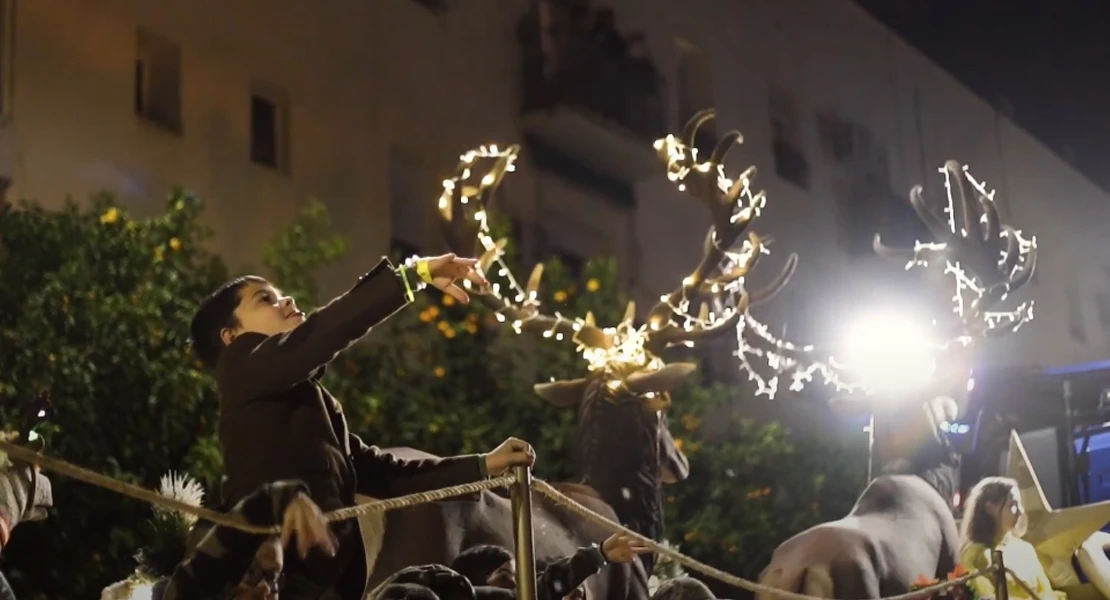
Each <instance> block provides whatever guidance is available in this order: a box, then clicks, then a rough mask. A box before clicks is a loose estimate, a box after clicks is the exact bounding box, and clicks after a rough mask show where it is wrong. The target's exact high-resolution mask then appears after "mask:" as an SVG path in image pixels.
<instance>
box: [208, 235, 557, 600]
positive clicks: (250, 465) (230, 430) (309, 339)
mask: <svg viewBox="0 0 1110 600" xmlns="http://www.w3.org/2000/svg"><path fill="white" fill-rule="evenodd" d="M476 264H477V260H475V259H470V258H458V257H456V256H455V255H454V254H447V255H444V256H438V257H434V258H414V259H411V260H409V261H407V262H406V263H405V264H404V265H402V266H400V267H397V268H394V267H393V266H392V265H391V264H390V263H389V261H388V260H385V259H382V260H381V261H380V262H379V263H378V264H377V265H376V266H375V267H374V268H373V269H371V270H370V271H369V272H368V273H367V274H366V275H364V276H362V277H361V278H360V279H359V281H358V282H357V283H356V284H355V285H354V287H352V288H351V289H350V290H348V291H347V292H346V293H344V294H342V295H340V296H338V297H337V298H335V299H334V300H332V301H331V302H329V303H328V304H327V305H326V306H324V307H323V308H320V309H319V310H316V311H315V312H313V313H312V314H311V315H306V314H305V313H303V312H301V311H300V310H298V309H297V304H296V302H295V301H294V300H293V299H292V298H290V297H288V296H285V295H283V294H282V293H281V292H280V291H279V290H278V289H277V288H276V287H275V286H274V285H273V284H271V283H270V282H269V281H266V280H265V279H263V278H261V277H255V276H247V277H240V278H238V279H234V280H232V281H230V282H228V283H226V284H224V285H223V286H222V287H220V288H219V289H218V290H216V291H215V292H214V293H213V294H212V295H211V296H209V297H208V298H207V299H206V300H205V301H204V302H202V303H201V305H200V307H199V308H198V310H197V312H196V315H195V316H194V317H193V321H192V324H191V327H190V330H191V331H190V333H191V337H192V345H193V351H194V354H195V355H196V356H197V358H198V359H199V360H200V361H201V362H202V363H204V364H205V365H207V366H208V367H210V368H213V369H215V372H216V384H217V387H218V390H219V396H220V422H219V439H220V446H221V452H222V454H223V460H224V469H225V478H224V485H223V490H222V496H223V498H222V500H223V503H224V504H225V505H227V506H230V505H233V504H235V503H237V502H239V501H241V500H242V499H243V498H245V497H246V496H247V495H248V494H250V493H251V492H252V491H254V490H256V489H258V488H259V487H260V486H262V485H264V484H266V483H269V482H274V481H280V480H290V479H292V480H299V481H303V482H304V483H305V484H306V485H307V486H308V489H309V495H310V497H311V499H312V500H313V501H314V502H315V503H316V504H317V505H319V507H320V509H321V510H323V511H324V512H328V511H331V510H335V509H338V508H341V507H346V506H352V505H354V504H355V494H363V495H366V496H372V497H374V498H383V499H384V498H391V497H397V496H403V495H406V494H411V493H417V492H424V491H429V490H433V489H437V488H443V487H449V486H453V485H459V484H462V483H468V482H473V481H476V480H480V479H483V478H485V477H488V476H497V475H501V474H503V473H504V472H505V471H507V470H508V469H509V468H511V467H513V466H518V465H529V466H531V465H532V464H533V462H534V460H535V453H534V452H533V450H532V448H531V446H529V445H528V444H527V443H525V442H523V441H520V440H517V439H515V438H510V439H508V440H506V441H505V442H504V443H502V444H501V445H500V446H498V447H497V448H495V449H494V450H493V451H491V452H490V453H488V454H476V455H465V456H455V457H450V458H444V459H424V460H413V461H406V460H401V459H399V458H397V457H395V456H392V455H391V454H389V453H386V452H383V451H382V450H380V449H379V448H377V447H375V446H368V445H367V444H365V443H364V442H363V441H362V440H361V439H359V437H358V436H356V435H354V434H352V433H350V431H349V430H348V428H347V421H346V418H345V417H344V416H343V409H342V406H341V405H340V404H339V402H338V401H337V400H336V399H335V398H334V397H332V395H331V394H330V393H328V390H327V389H325V388H324V386H323V385H322V384H321V383H320V378H321V377H322V376H323V373H324V370H325V368H326V366H327V365H328V363H330V362H331V361H332V360H334V359H335V357H336V356H337V355H338V354H339V353H340V352H341V351H343V350H344V349H346V348H347V347H349V346H351V345H352V344H354V343H355V342H356V341H358V340H359V339H360V338H362V337H363V336H365V335H366V334H367V333H368V332H369V331H370V329H371V328H372V327H374V326H375V325H377V324H378V323H381V322H382V321H384V320H385V319H387V318H389V317H390V316H391V315H393V314H394V313H396V312H397V311H399V310H400V309H401V308H403V307H404V306H406V305H407V304H409V303H410V302H412V301H413V293H414V291H415V290H418V289H420V288H422V287H423V286H424V285H432V286H434V287H436V288H438V289H440V290H442V291H443V292H444V293H446V294H449V295H451V296H453V297H454V298H455V299H456V300H458V301H459V302H462V303H466V302H469V300H470V298H469V296H467V294H466V292H465V291H463V289H462V288H461V287H460V286H458V285H456V283H455V282H456V281H458V280H460V279H466V280H469V281H470V282H471V283H472V284H475V285H476V286H477V287H478V288H479V290H480V291H484V290H485V289H487V288H488V286H489V283H488V282H487V281H486V280H485V279H484V278H483V277H482V276H481V274H479V273H478V272H477V271H476V270H475V268H474V266H475V265H476ZM332 531H333V533H334V535H335V537H336V539H337V540H338V542H339V543H338V550H337V552H336V555H335V556H327V555H326V554H325V553H323V552H319V551H313V552H310V553H309V554H308V556H307V557H306V558H305V559H303V560H301V559H298V557H290V560H288V561H286V564H285V583H284V587H283V588H282V593H283V598H318V597H320V596H322V595H323V594H324V593H325V592H326V591H327V590H329V589H333V588H334V589H339V590H340V592H339V594H340V596H341V597H352V598H358V597H361V594H362V592H363V587H362V586H363V585H364V583H365V575H366V574H365V573H362V571H364V570H365V569H363V568H362V566H363V565H364V562H365V561H364V560H363V559H362V542H361V536H360V535H359V531H358V525H357V522H356V521H354V520H348V521H341V522H337V523H333V524H332ZM348 567H351V568H350V569H348ZM345 573H347V575H348V579H347V580H345V581H343V580H342V579H343V575H344V574H345ZM360 575H361V580H360Z"/></svg>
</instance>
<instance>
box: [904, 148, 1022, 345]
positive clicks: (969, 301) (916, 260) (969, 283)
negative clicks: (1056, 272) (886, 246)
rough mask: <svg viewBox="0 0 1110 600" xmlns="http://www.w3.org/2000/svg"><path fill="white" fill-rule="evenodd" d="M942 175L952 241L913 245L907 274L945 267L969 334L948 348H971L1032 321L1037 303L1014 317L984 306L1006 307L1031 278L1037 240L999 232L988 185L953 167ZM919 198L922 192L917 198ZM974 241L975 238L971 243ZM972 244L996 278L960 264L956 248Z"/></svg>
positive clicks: (1006, 229) (1017, 232)
mask: <svg viewBox="0 0 1110 600" xmlns="http://www.w3.org/2000/svg"><path fill="white" fill-rule="evenodd" d="M939 171H940V173H941V174H943V175H944V189H945V195H946V205H945V207H944V213H945V216H946V217H947V227H948V231H947V232H946V233H947V234H948V235H946V236H943V237H944V238H947V239H945V240H944V241H941V242H931V243H930V242H921V241H917V242H916V243H915V244H914V248H913V255H912V257H911V258H910V259H909V260H908V261H907V263H906V269H907V270H908V269H911V268H913V267H915V266H920V267H928V266H929V265H931V264H933V263H937V262H942V263H943V264H944V275H945V276H946V277H950V278H951V281H952V286H953V292H952V304H953V306H952V311H953V313H954V314H955V315H956V316H957V317H959V319H960V320H961V321H962V322H964V323H965V324H966V325H968V328H967V330H966V331H964V332H963V333H961V334H960V335H957V336H955V337H954V338H953V339H951V340H948V341H947V342H946V343H945V344H944V346H945V347H947V346H948V345H949V344H953V343H958V344H961V345H964V346H966V345H969V344H971V343H972V341H974V338H975V336H976V335H977V334H979V333H982V332H992V331H995V330H1004V331H1007V332H1010V331H1016V330H1017V329H1018V328H1020V327H1021V326H1022V325H1024V324H1025V323H1027V322H1029V321H1031V320H1032V319H1033V305H1034V302H1033V301H1032V300H1027V301H1025V302H1022V303H1021V304H1020V305H1018V307H1017V308H1015V309H1013V310H1009V311H990V310H985V306H986V305H989V304H995V303H998V302H1005V301H1006V300H1007V299H1008V297H1009V294H1010V292H1011V291H1012V290H1013V289H1014V288H1016V287H1017V286H1018V285H1020V284H1023V283H1024V282H1025V280H1026V279H1027V277H1028V276H1031V275H1032V269H1033V265H1034V264H1035V260H1036V249H1037V238H1036V236H1033V237H1030V238H1028V239H1027V238H1025V237H1024V236H1022V233H1021V231H1020V230H1017V229H1013V228H1010V227H1002V226H1000V224H999V223H998V215H997V209H996V207H995V204H994V202H995V200H994V197H995V190H993V189H991V190H988V189H987V187H986V185H985V183H984V182H981V181H979V180H977V179H975V177H973V176H972V175H971V172H970V171H969V170H968V167H967V165H958V164H956V163H952V162H949V163H948V164H946V165H945V166H944V167H942V168H941V169H939ZM954 180H957V181H954ZM963 184H967V185H970V188H971V191H974V193H975V194H976V195H977V196H978V202H979V204H980V205H981V207H982V208H983V211H982V214H981V215H977V216H976V213H975V212H974V211H972V210H971V209H970V207H968V206H966V201H967V200H968V199H967V198H964V197H963V196H964V195H966V194H967V190H964V189H963ZM919 194H920V192H919V191H918V197H919ZM957 196H960V200H961V201H963V202H961V204H964V221H965V222H964V223H963V226H962V227H960V226H959V225H957V221H956V205H957V200H956V198H957ZM969 229H975V231H972V232H969ZM973 235H974V236H976V237H972V236H973ZM938 237H941V236H938ZM992 238H993V239H992ZM969 242H970V243H974V245H976V246H979V247H981V248H982V249H983V250H985V254H984V255H985V256H986V258H987V262H988V263H989V262H991V261H993V265H989V266H993V269H992V270H990V271H987V273H989V274H990V275H993V278H991V279H984V277H986V276H988V275H984V274H979V273H975V272H973V271H974V270H973V271H972V272H969V270H968V269H966V268H965V265H963V264H962V263H961V262H960V261H959V260H957V258H958V257H957V256H956V255H957V254H959V251H960V250H961V248H957V247H956V245H959V244H961V243H964V244H966V243H969ZM992 242H994V243H993V244H992ZM992 255H993V256H992ZM978 266H979V267H983V266H988V265H978ZM980 270H982V269H981V268H980ZM1025 270H1028V274H1027V276H1022V275H1021V274H1022V272H1023V271H1025ZM999 275H1001V279H999V277H998V276H999ZM1019 282H1020V283H1019Z"/></svg>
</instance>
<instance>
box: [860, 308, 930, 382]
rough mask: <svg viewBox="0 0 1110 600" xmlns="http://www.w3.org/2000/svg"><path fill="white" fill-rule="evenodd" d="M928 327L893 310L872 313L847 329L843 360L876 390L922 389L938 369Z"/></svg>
mask: <svg viewBox="0 0 1110 600" xmlns="http://www.w3.org/2000/svg"><path fill="white" fill-rule="evenodd" d="M934 349H935V345H934V343H933V340H932V338H931V336H930V335H929V332H928V330H926V329H925V328H923V327H921V326H920V325H919V324H918V323H917V322H915V321H913V320H911V319H907V318H906V317H904V316H901V315H898V314H894V313H871V314H868V315H866V316H865V317H864V318H862V319H861V320H859V321H858V322H856V323H855V324H854V325H853V326H852V327H851V328H849V330H848V336H847V339H846V340H845V344H844V354H843V361H844V363H845V366H846V367H847V368H849V369H851V370H852V371H853V372H854V373H855V374H856V376H857V377H859V378H860V379H861V380H862V381H863V382H864V383H865V385H866V386H867V387H868V388H870V389H871V390H872V391H874V392H878V393H882V394H898V393H906V392H911V391H913V390H917V389H921V388H922V387H924V386H925V385H926V384H927V383H928V382H929V379H930V378H931V377H932V376H933V373H934V372H935V371H936V360H935V358H934Z"/></svg>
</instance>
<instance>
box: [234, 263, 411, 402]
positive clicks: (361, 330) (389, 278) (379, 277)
mask: <svg viewBox="0 0 1110 600" xmlns="http://www.w3.org/2000/svg"><path fill="white" fill-rule="evenodd" d="M418 282H419V279H418V277H417V275H416V273H415V272H413V270H411V269H405V268H401V269H396V270H395V269H394V268H393V266H392V265H391V264H390V263H389V261H388V260H385V259H382V261H381V262H379V263H378V264H377V266H375V267H374V268H373V269H371V270H370V272H369V273H367V274H366V275H364V276H362V278H360V279H359V282H358V283H356V284H355V286H354V287H353V288H351V289H350V290H348V291H347V292H346V293H344V294H342V295H340V296H338V297H337V298H335V299H334V300H332V301H331V302H329V303H328V304H327V305H326V306H324V307H321V308H319V309H317V310H315V311H313V313H312V314H311V315H309V316H308V317H307V318H306V319H305V321H304V323H301V324H300V325H298V326H297V327H296V328H294V329H293V330H291V331H289V332H287V333H283V334H280V335H273V336H266V335H263V334H260V333H244V334H242V335H240V336H239V337H237V338H236V339H235V340H234V341H233V342H231V343H230V344H229V345H228V346H227V348H225V349H224V351H223V353H222V355H221V356H220V360H219V363H218V365H217V367H216V377H217V379H218V381H219V384H220V388H221V391H222V392H223V395H224V397H225V398H228V399H234V400H240V401H245V400H250V399H254V398H258V397H261V396H266V395H269V394H273V393H275V392H279V391H281V390H284V389H286V388H289V387H291V386H293V385H295V384H297V383H299V382H301V381H304V380H305V379H308V378H309V376H311V374H312V373H313V372H314V371H316V370H317V369H319V368H320V367H322V366H324V365H326V364H328V363H329V362H331V361H332V360H333V359H335V357H336V355H337V354H339V353H340V352H341V351H343V350H344V349H346V348H347V347H349V346H350V345H351V344H353V343H355V342H356V341H358V340H359V339H360V338H362V337H363V336H365V335H366V334H367V333H369V331H370V329H371V328H372V327H374V326H375V325H377V324H378V323H381V322H382V321H384V320H386V319H387V318H389V317H390V316H392V315H393V314H394V313H396V312H397V311H398V310H400V309H401V308H402V307H404V306H405V305H406V304H408V303H409V302H410V301H411V299H412V294H411V290H412V289H414V287H415V286H416V285H418Z"/></svg>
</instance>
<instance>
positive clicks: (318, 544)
mask: <svg viewBox="0 0 1110 600" xmlns="http://www.w3.org/2000/svg"><path fill="white" fill-rule="evenodd" d="M294 535H296V536H297V553H298V554H300V555H301V558H302V559H303V558H305V557H307V556H308V551H309V550H312V549H313V548H319V549H320V550H323V551H324V552H325V553H327V554H328V556H335V547H336V544H337V543H338V542H337V541H336V539H335V535H334V534H332V532H331V529H330V528H328V523H327V521H325V520H324V513H322V512H320V507H319V506H316V503H315V502H313V501H312V499H311V498H309V497H308V496H307V495H305V494H304V492H301V493H299V494H297V497H296V498H294V499H293V502H291V503H290V504H289V506H288V507H287V508H286V509H285V518H284V520H283V521H282V524H281V546H282V547H283V548H284V547H286V546H288V545H289V539H290V538H291V537H292V536H294Z"/></svg>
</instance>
